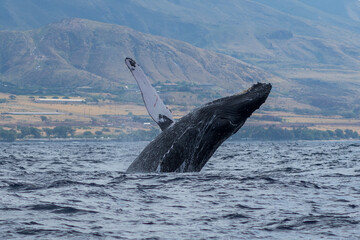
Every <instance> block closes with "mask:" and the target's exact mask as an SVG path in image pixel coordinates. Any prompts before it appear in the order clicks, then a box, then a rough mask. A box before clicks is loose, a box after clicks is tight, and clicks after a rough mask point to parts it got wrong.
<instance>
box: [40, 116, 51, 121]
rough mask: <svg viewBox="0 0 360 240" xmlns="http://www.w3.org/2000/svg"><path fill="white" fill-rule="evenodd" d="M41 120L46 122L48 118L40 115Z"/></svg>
mask: <svg viewBox="0 0 360 240" xmlns="http://www.w3.org/2000/svg"><path fill="white" fill-rule="evenodd" d="M40 119H41V121H42V122H47V121H48V120H49V119H48V118H47V117H46V116H40Z"/></svg>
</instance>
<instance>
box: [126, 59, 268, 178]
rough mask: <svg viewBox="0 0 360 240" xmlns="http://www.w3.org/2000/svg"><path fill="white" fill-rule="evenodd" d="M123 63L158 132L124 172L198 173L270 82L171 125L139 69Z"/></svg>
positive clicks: (168, 114) (264, 93)
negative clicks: (159, 130)
mask: <svg viewBox="0 0 360 240" xmlns="http://www.w3.org/2000/svg"><path fill="white" fill-rule="evenodd" d="M125 63H126V65H127V66H128V68H129V70H130V71H131V73H132V74H133V76H134V78H135V80H136V81H137V83H138V85H139V88H140V90H141V93H142V96H143V100H144V102H145V106H146V108H147V110H148V112H149V114H150V116H151V117H152V118H153V119H154V121H155V122H156V123H157V124H158V125H159V126H160V128H161V129H162V132H161V133H160V134H159V135H158V136H157V137H156V138H155V139H154V140H153V141H151V142H150V143H149V144H148V145H147V146H146V147H145V148H144V150H143V151H142V152H141V153H140V155H139V156H138V157H137V158H136V159H135V160H134V161H133V162H132V164H131V165H130V166H129V168H128V169H127V172H129V173H134V172H143V173H148V172H199V171H200V170H201V169H202V168H203V167H204V165H205V164H206V163H207V161H208V160H209V159H210V158H211V156H212V155H213V153H214V152H215V151H216V149H217V148H218V147H219V146H220V145H221V144H222V143H223V142H224V141H225V140H226V139H227V138H229V137H230V136H231V135H233V134H234V133H236V132H237V131H238V130H239V129H240V128H241V127H242V126H243V125H244V123H245V121H246V119H247V118H249V117H250V116H251V114H252V113H253V112H254V111H255V110H256V109H258V108H259V107H260V106H261V105H262V104H263V103H264V102H265V100H266V99H267V97H268V95H269V93H270V91H271V88H272V86H271V84H270V83H256V84H254V85H253V86H252V87H250V88H249V89H248V90H246V91H244V92H242V93H238V94H235V95H232V96H228V97H224V98H220V99H217V100H215V101H213V102H209V103H207V104H205V105H203V106H201V107H198V108H196V109H194V110H193V111H192V112H190V113H188V114H187V115H185V116H184V117H182V118H181V119H179V120H178V121H176V122H175V120H174V118H173V117H172V114H171V112H170V110H169V109H168V108H167V107H166V106H165V105H164V103H163V102H162V101H161V99H160V97H159V96H158V94H157V93H156V90H155V89H154V88H153V87H151V85H150V83H149V81H148V80H147V78H146V76H145V74H144V73H143V71H142V70H141V68H140V66H139V65H138V64H137V63H136V62H135V61H134V60H133V59H131V58H126V59H125Z"/></svg>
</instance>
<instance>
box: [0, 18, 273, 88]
mask: <svg viewBox="0 0 360 240" xmlns="http://www.w3.org/2000/svg"><path fill="white" fill-rule="evenodd" d="M0 52H1V55H0V80H1V81H2V82H3V83H8V84H15V85H16V86H21V87H23V88H31V89H39V88H47V89H52V88H53V89H54V88H55V89H56V88H61V89H63V90H64V89H74V88H77V87H92V88H95V89H98V90H99V91H109V90H111V89H114V88H119V89H121V88H123V87H124V86H125V85H126V84H134V80H133V78H132V76H131V74H130V72H129V71H128V69H127V68H126V65H125V63H124V59H125V57H132V58H134V59H136V60H137V61H138V62H139V63H140V65H141V66H142V67H143V69H144V71H145V72H146V74H147V75H148V76H149V77H150V79H152V80H153V82H162V83H165V82H172V83H181V84H183V83H184V84H187V85H213V86H217V87H218V88H219V89H222V90H226V91H230V92H234V91H235V92H236V91H239V90H242V89H245V88H247V87H249V86H250V84H252V83H255V82H258V81H261V82H263V81H268V80H269V79H271V78H274V77H273V76H272V75H270V74H267V73H266V72H264V71H262V70H260V69H258V68H255V67H253V66H251V65H249V64H246V63H244V62H242V61H240V60H238V59H235V58H233V57H230V56H226V55H223V54H220V53H215V52H212V51H209V50H204V49H200V48H197V47H194V46H192V45H190V44H188V43H185V42H181V41H177V40H171V39H167V38H163V37H157V36H153V35H149V34H144V33H140V32H137V31H134V30H132V29H130V28H127V27H123V26H118V25H112V24H105V23H99V22H95V21H90V20H85V19H66V20H63V21H61V22H59V23H54V24H50V25H48V26H45V27H43V28H40V29H36V30H31V31H1V32H0ZM274 79H275V78H274Z"/></svg>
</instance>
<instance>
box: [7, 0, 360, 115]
mask: <svg viewBox="0 0 360 240" xmlns="http://www.w3.org/2000/svg"><path fill="white" fill-rule="evenodd" d="M359 16H360V2H359V1H358V0H331V1H330V0H316V1H312V0H272V1H268V0H252V1H250V0H228V1H226V2H223V1H215V0H195V1H194V0H191V1H190V0H181V1H179V0H147V1H141V0H121V1H116V0H107V1H104V0H87V1H84V0H71V1H70V0H62V1H52V0H28V1H21V0H2V1H1V2H0V29H2V30H31V29H34V28H39V27H42V26H44V25H46V24H50V23H53V22H57V21H60V20H61V19H64V18H67V17H76V18H86V19H91V20H95V21H100V22H105V23H111V24H119V25H124V26H128V27H130V28H132V29H134V30H136V31H139V32H142V33H148V34H152V35H157V36H162V37H166V38H172V39H177V40H180V41H184V42H187V43H190V44H192V45H194V46H196V47H200V48H205V49H208V50H212V51H216V52H219V53H224V54H226V55H231V56H233V57H235V58H237V59H239V60H241V61H245V62H247V63H250V64H253V65H255V66H257V67H260V68H262V69H264V70H266V71H267V72H270V73H272V74H274V75H275V76H279V77H280V78H283V79H285V80H286V81H284V82H282V84H280V85H279V86H280V87H281V89H276V88H275V90H277V91H278V93H279V94H280V93H281V96H282V97H283V98H284V99H285V98H288V99H289V101H288V103H284V104H283V105H288V106H293V104H292V103H291V101H293V100H294V101H296V102H298V103H299V102H300V103H302V104H305V105H306V106H310V108H312V109H313V110H316V111H318V110H321V109H327V110H326V111H327V112H328V114H331V113H332V114H336V113H341V112H343V111H350V112H352V111H354V109H356V108H357V107H359V105H360V102H359V99H358V97H357V96H359V94H360V50H359V49H360V41H359V40H358V39H360V27H359V26H360V25H359V21H360V17H359ZM31 32H34V31H31ZM182 44H184V43H182ZM175 45H176V44H175ZM148 47H149V46H148ZM149 49H152V50H155V49H153V48H149ZM73 50H74V49H73ZM109 54H112V53H109ZM60 56H61V57H63V56H62V55H61V54H60ZM63 58H64V57H63ZM64 59H65V58H64ZM104 61H105V60H104ZM147 61H149V58H147V59H145V61H144V63H143V64H148V63H147ZM145 62H146V63H145ZM242 63H243V62H242ZM112 64H113V62H109V65H108V66H109V67H108V69H107V70H106V71H110V70H109V69H110V66H114V65H115V64H114V65H112ZM70 65H71V64H70ZM80 65H81V63H80ZM71 66H73V67H75V68H76V72H77V73H76V74H80V73H84V74H85V73H86V74H87V75H86V77H85V78H84V79H82V80H81V81H84V82H83V83H84V85H86V84H88V83H87V82H86V81H90V80H86V79H93V80H91V81H90V82H89V84H90V83H91V84H93V85H96V84H95V82H97V83H100V82H102V83H103V85H109V84H110V85H111V84H113V82H115V81H114V80H113V79H114V78H113V77H110V75H111V74H110V75H109V73H106V76H105V75H103V74H100V73H99V72H101V71H105V69H98V70H90V71H87V69H82V68H79V67H77V65H76V66H75V65H71ZM92 66H93V67H94V69H96V68H97V65H92ZM101 66H104V65H101ZM155 66H158V65H155V64H153V63H149V65H147V66H146V68H147V70H148V71H149V74H150V75H151V76H152V78H153V79H158V78H160V79H165V78H167V79H168V80H169V81H173V79H170V78H169V77H168V76H169V75H166V74H165V76H166V77H164V78H161V74H156V73H155V72H153V70H152V69H154V68H155ZM178 66H180V67H179V68H180V69H183V66H181V65H178ZM111 68H112V67H111ZM66 69H67V68H66ZM88 69H90V68H88ZM82 70H83V71H85V72H81V71H82ZM187 70H188V69H186V71H185V70H184V71H183V73H182V75H185V76H186V74H188V75H187V76H193V75H192V74H193V73H188V72H187ZM66 71H67V70H66ZM66 71H65V70H64V71H63V72H62V73H61V74H64V73H66ZM79 71H80V72H79ZM14 74H16V73H15V72H14ZM92 74H93V75H92ZM115 75H117V73H116V74H115V73H113V75H112V76H115ZM180 75H181V74H180ZM199 75H201V74H199ZM205 75H206V74H205ZM82 76H85V75H82ZM195 76H196V75H195ZM99 77H101V78H102V81H97V80H96V79H98V78H99ZM196 78H197V77H196ZM205 78H207V76H206V77H204V78H203V79H205ZM111 79H112V80H111ZM178 79H185V77H183V78H181V77H180V78H178ZM199 79H201V76H199ZM213 79H216V77H215V78H213ZM62 81H65V80H62ZM92 81H93V82H92ZM165 81H166V80H165ZM199 81H203V82H204V81H205V80H199ZM209 81H214V80H211V79H210V80H209ZM226 88H227V87H226ZM290 100H291V101H290ZM281 108H283V107H281Z"/></svg>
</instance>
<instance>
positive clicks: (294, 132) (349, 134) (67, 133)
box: [0, 126, 360, 142]
mask: <svg viewBox="0 0 360 240" xmlns="http://www.w3.org/2000/svg"><path fill="white" fill-rule="evenodd" d="M108 131H109V130H108V129H106V128H104V129H103V130H102V131H96V132H95V133H93V132H91V131H85V132H83V133H82V134H77V135H76V134H75V129H74V128H73V127H65V126H59V127H55V128H53V129H50V128H44V129H40V128H35V127H18V128H16V129H8V130H6V129H3V128H0V141H7V142H13V141H16V140H26V139H33V138H35V139H40V138H46V139H51V138H63V139H67V138H84V139H108V138H110V139H113V140H119V141H151V140H152V139H154V138H155V137H156V136H157V135H158V134H159V133H160V130H159V129H157V128H151V129H150V131H148V130H136V131H132V132H129V133H125V132H123V131H119V132H118V133H117V134H116V135H115V134H109V132H108ZM244 139H246V140H274V141H278V140H342V139H360V136H359V134H358V133H357V132H355V131H352V130H345V131H343V130H341V129H336V130H335V131H330V130H327V131H320V130H314V129H308V128H293V129H281V128H276V127H274V126H270V127H247V126H245V127H243V128H241V129H240V130H239V132H238V133H237V134H235V135H233V136H232V137H231V138H230V140H232V141H236V140H244Z"/></svg>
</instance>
